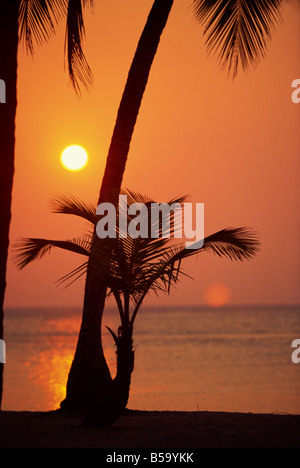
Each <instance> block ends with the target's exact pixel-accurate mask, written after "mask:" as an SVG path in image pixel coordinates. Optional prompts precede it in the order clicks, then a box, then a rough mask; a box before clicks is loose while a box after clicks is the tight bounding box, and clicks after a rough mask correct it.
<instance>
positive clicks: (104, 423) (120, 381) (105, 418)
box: [83, 327, 134, 427]
mask: <svg viewBox="0 0 300 468" xmlns="http://www.w3.org/2000/svg"><path fill="white" fill-rule="evenodd" d="M116 346H117V373H116V377H115V378H114V380H113V382H112V383H111V385H110V387H109V388H108V390H107V392H106V393H104V394H102V395H101V394H96V393H94V395H93V398H92V399H91V400H90V408H89V411H88V413H87V415H86V417H85V419H84V421H83V424H84V425H85V426H88V427H109V426H111V425H112V424H113V423H114V422H115V421H116V420H117V419H118V418H119V417H120V416H121V415H122V414H123V412H124V410H125V408H126V406H127V403H128V398H129V390H130V383H131V374H132V372H133V368H134V350H133V340H132V329H131V327H128V328H127V329H126V330H124V331H123V332H122V334H121V335H119V336H118V337H117V338H116Z"/></svg>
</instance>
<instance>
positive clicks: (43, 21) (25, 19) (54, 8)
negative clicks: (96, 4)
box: [10, 0, 67, 54]
mask: <svg viewBox="0 0 300 468" xmlns="http://www.w3.org/2000/svg"><path fill="white" fill-rule="evenodd" d="M10 1H11V0H10ZM66 11H67V0H31V1H29V0H21V2H20V6H19V31H20V38H21V40H23V42H24V44H25V47H26V50H27V51H28V52H29V53H31V54H33V51H34V41H35V42H36V43H37V44H38V45H40V44H42V43H43V42H46V41H47V40H48V39H49V38H50V37H51V36H52V34H53V33H54V32H55V31H54V27H55V23H57V22H58V20H59V19H60V18H61V17H62V16H63V15H65V14H66Z"/></svg>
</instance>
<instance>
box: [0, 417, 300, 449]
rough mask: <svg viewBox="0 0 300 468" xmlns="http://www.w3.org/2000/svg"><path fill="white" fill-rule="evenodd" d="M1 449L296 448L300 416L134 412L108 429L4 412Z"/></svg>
mask: <svg viewBox="0 0 300 468" xmlns="http://www.w3.org/2000/svg"><path fill="white" fill-rule="evenodd" d="M0 427H1V433H0V439H1V440H0V447H1V448H136V449H137V448H154V447H155V448H249V447H250V448H298V447H300V415H280V414H253V413H226V412H207V411H197V412H173V411H133V410H127V411H126V413H125V414H124V415H123V416H122V417H121V418H120V419H119V420H118V421H117V422H116V423H115V424H114V425H113V426H112V427H111V428H109V429H88V428H85V427H83V426H81V419H78V418H69V417H66V416H65V415H63V414H61V413H59V412H15V411H3V412H2V413H1V422H0Z"/></svg>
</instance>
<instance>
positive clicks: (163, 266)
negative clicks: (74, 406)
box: [15, 191, 259, 426]
mask: <svg viewBox="0 0 300 468" xmlns="http://www.w3.org/2000/svg"><path fill="white" fill-rule="evenodd" d="M125 193H126V195H127V200H128V202H127V203H128V205H131V204H132V203H143V204H144V205H146V206H147V205H148V206H149V205H150V203H151V200H150V199H149V198H148V197H144V196H142V195H140V194H136V193H133V192H131V191H126V192H125ZM183 200H184V199H183V198H178V199H175V200H171V201H170V202H168V204H169V206H171V205H172V204H173V203H177V204H182V203H183ZM113 203H114V205H115V206H118V205H117V203H116V202H115V201H114V202H113ZM120 208H121V210H123V216H124V213H125V216H127V225H126V231H124V230H122V229H117V233H116V237H115V238H109V237H106V238H105V239H100V238H99V237H97V241H96V242H95V241H93V235H92V233H93V229H94V227H95V225H96V223H97V221H98V219H99V217H97V216H96V211H95V208H94V207H93V206H92V205H89V204H86V203H83V202H81V201H79V200H76V199H75V198H69V197H68V198H63V199H57V200H56V201H55V205H54V211H55V212H57V213H66V214H73V215H76V216H80V217H82V218H84V219H86V220H88V221H89V223H90V224H91V228H92V229H91V233H90V234H89V233H88V234H86V235H85V236H84V237H79V238H77V239H73V240H67V241H56V240H50V239H33V238H30V239H25V240H23V241H21V242H20V243H19V244H18V245H16V248H15V261H16V263H17V265H18V267H19V268H24V267H25V266H26V265H28V264H29V263H30V262H32V261H33V260H37V259H40V258H42V257H43V256H44V255H45V254H46V253H48V252H50V250H51V249H52V248H53V247H58V248H60V249H64V250H68V251H71V252H75V253H78V254H81V255H83V256H84V257H85V258H86V261H85V262H84V263H82V264H81V265H80V266H79V267H78V268H76V269H75V270H74V271H72V272H71V273H69V274H67V275H66V276H64V277H63V278H61V280H60V282H65V281H68V282H73V281H75V280H76V279H78V278H79V277H80V276H82V275H83V274H84V273H85V272H86V268H87V264H88V260H89V261H90V265H91V268H92V270H93V275H94V281H95V282H99V283H100V284H102V283H105V284H106V286H107V291H108V294H111V295H113V296H114V298H115V301H116V305H117V308H118V311H119V316H120V327H119V329H118V331H117V332H116V331H113V330H111V329H109V331H110V332H111V334H112V336H113V338H114V341H115V344H116V352H117V373H116V377H115V378H114V380H113V381H112V382H111V384H110V386H109V388H108V389H107V392H105V393H104V394H99V393H97V392H95V394H94V395H93V397H92V398H91V396H90V400H89V406H90V409H89V411H88V413H87V415H86V418H85V423H86V424H89V425H93V426H107V425H110V424H112V423H113V422H114V421H115V420H116V419H117V418H118V417H119V416H120V414H121V413H122V411H123V410H124V409H125V407H126V405H127V401H128V397H129V389H130V379H131V374H132V371H133V368H134V350H133V328H134V323H135V319H136V316H137V313H138V311H139V310H140V307H141V305H142V303H143V300H144V298H145V296H146V294H147V293H148V292H149V291H151V290H152V291H155V292H160V291H164V292H168V293H169V292H170V287H171V285H172V284H174V283H176V282H177V281H178V280H179V278H180V276H181V275H182V274H184V273H183V270H182V263H181V262H182V261H183V260H184V259H185V258H187V257H190V256H192V255H195V254H199V253H201V252H205V251H208V252H209V251H211V252H213V253H215V254H217V255H219V256H221V257H225V258H229V259H231V260H244V259H249V258H251V257H253V256H254V255H255V254H256V252H257V249H258V246H259V243H258V241H257V239H256V236H255V235H254V233H253V232H251V230H249V229H245V228H238V229H223V230H221V231H219V232H217V233H215V234H212V235H210V236H208V237H206V238H205V239H204V243H203V245H202V246H201V247H197V248H195V249H191V248H186V246H185V244H175V243H174V240H172V234H173V233H174V231H175V230H176V222H175V220H174V217H173V218H171V222H170V228H169V232H168V233H167V236H166V232H164V236H165V237H162V223H161V220H159V219H158V220H156V221H155V224H153V223H152V224H151V222H152V220H151V219H150V218H149V227H148V232H149V233H150V232H152V237H150V235H149V237H147V238H143V237H136V238H133V237H131V236H129V235H127V227H128V225H129V223H130V222H131V220H132V216H129V215H128V214H127V213H128V206H124V205H123V206H121V207H120ZM118 214H120V213H119V212H118ZM125 219H126V218H125ZM116 225H117V228H118V226H119V222H118V219H117V224H116ZM153 232H156V237H153Z"/></svg>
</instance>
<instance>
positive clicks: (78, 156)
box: [60, 145, 88, 171]
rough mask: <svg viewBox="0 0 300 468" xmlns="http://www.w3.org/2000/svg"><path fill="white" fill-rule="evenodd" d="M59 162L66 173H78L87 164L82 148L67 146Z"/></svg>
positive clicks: (86, 156)
mask: <svg viewBox="0 0 300 468" xmlns="http://www.w3.org/2000/svg"><path fill="white" fill-rule="evenodd" d="M60 161H61V163H62V165H63V167H64V168H65V169H67V170H68V171H80V170H81V169H83V168H84V167H85V166H86V165H87V162H88V154H87V152H86V150H85V149H84V148H82V146H79V145H71V146H67V148H65V149H64V150H63V152H62V153H61V157H60Z"/></svg>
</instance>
